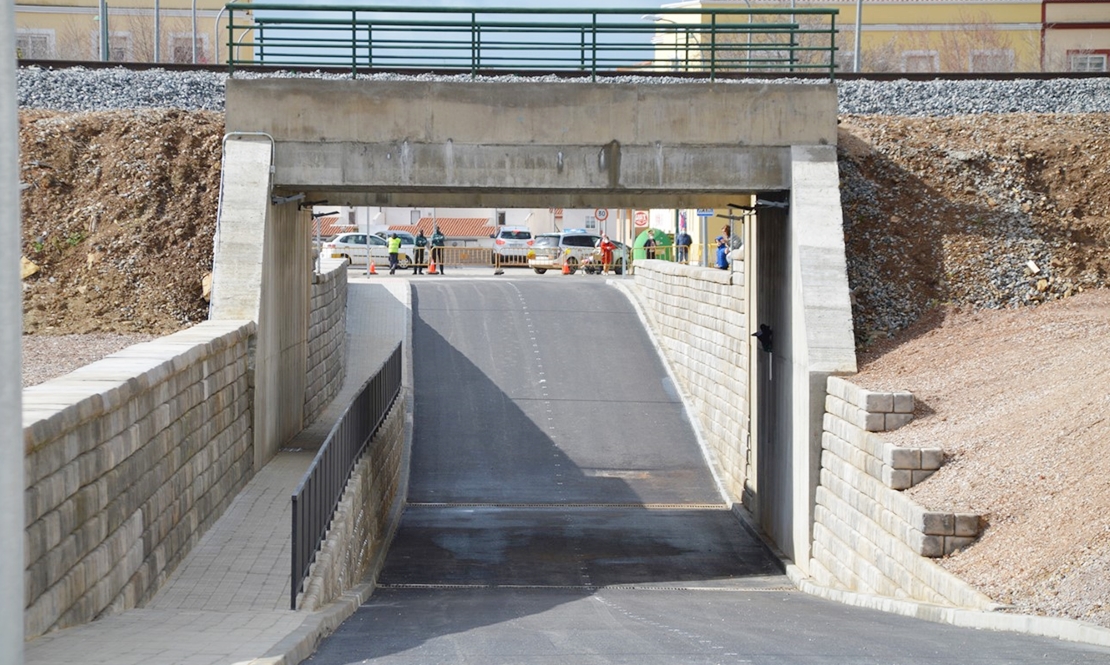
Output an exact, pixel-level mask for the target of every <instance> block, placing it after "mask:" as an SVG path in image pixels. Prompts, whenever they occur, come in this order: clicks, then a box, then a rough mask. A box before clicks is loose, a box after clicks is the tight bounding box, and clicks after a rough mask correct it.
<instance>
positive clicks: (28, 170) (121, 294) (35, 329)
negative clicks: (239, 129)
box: [19, 110, 223, 335]
mask: <svg viewBox="0 0 1110 665" xmlns="http://www.w3.org/2000/svg"><path fill="white" fill-rule="evenodd" d="M222 136H223V115H222V114H220V113H211V112H189V113H185V112H180V111H159V110H154V111H119V112H104V113H81V114H67V113H55V112H46V111H23V112H21V113H20V134H19V139H20V163H21V172H20V175H21V177H20V179H21V181H22V182H24V183H27V184H29V185H30V187H29V188H28V189H26V190H24V192H23V196H22V223H23V255H24V257H25V258H26V259H28V260H30V261H31V262H33V263H34V264H35V265H37V266H38V272H37V273H35V274H34V275H32V276H30V277H28V278H27V279H25V280H24V282H23V284H24V297H23V329H24V332H25V333H32V334H34V333H49V334H66V333H86V332H93V331H100V332H119V333H134V332H142V333H150V334H154V335H163V334H167V333H170V332H173V331H175V330H179V329H181V328H183V327H186V326H188V325H191V324H193V323H197V322H199V321H203V320H204V319H205V318H206V317H207V313H208V304H207V302H205V300H204V299H203V298H202V293H201V280H202V278H203V277H204V275H205V274H206V273H208V272H209V271H210V270H211V266H212V235H213V232H214V230H215V224H216V206H217V201H218V194H219V186H220V152H221V146H220V141H221V137H222Z"/></svg>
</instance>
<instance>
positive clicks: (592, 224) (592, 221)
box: [586, 215, 597, 229]
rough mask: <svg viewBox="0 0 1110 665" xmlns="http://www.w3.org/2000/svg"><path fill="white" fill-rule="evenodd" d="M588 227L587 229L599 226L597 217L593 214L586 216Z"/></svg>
mask: <svg viewBox="0 0 1110 665" xmlns="http://www.w3.org/2000/svg"><path fill="white" fill-rule="evenodd" d="M586 228H587V229H596V228H597V218H596V217H594V216H593V215H589V216H587V217H586Z"/></svg>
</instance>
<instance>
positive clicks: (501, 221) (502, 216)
mask: <svg viewBox="0 0 1110 665" xmlns="http://www.w3.org/2000/svg"><path fill="white" fill-rule="evenodd" d="M497 225H498V226H505V213H504V211H501V212H498V213H497Z"/></svg>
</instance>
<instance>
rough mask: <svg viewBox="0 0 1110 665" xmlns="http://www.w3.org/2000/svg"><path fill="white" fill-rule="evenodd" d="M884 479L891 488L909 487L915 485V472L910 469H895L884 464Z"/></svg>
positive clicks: (902, 488)
mask: <svg viewBox="0 0 1110 665" xmlns="http://www.w3.org/2000/svg"><path fill="white" fill-rule="evenodd" d="M882 481H883V484H884V485H886V486H887V487H889V488H890V489H894V490H905V489H909V488H911V487H913V472H912V471H910V470H908V469H894V468H891V467H890V466H887V465H885V464H884V465H883V477H882Z"/></svg>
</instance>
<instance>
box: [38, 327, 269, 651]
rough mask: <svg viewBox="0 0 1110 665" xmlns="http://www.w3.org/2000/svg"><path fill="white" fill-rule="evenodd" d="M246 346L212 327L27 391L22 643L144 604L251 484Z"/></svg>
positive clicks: (235, 330)
mask: <svg viewBox="0 0 1110 665" xmlns="http://www.w3.org/2000/svg"><path fill="white" fill-rule="evenodd" d="M254 334H255V324H254V323H253V322H251V321H208V322H204V323H201V324H199V325H196V326H194V327H192V328H190V329H188V330H184V331H181V332H179V333H175V334H173V335H169V336H167V337H163V338H161V339H158V340H154V341H152V342H146V343H143V344H137V345H135V346H132V347H129V348H127V349H124V350H123V351H120V352H119V353H116V354H113V355H111V356H108V357H107V358H104V359H103V360H100V361H98V362H95V363H93V364H91V365H88V366H86V367H83V368H81V369H78V370H77V371H75V372H72V373H70V374H67V375H66V376H63V377H60V378H57V379H54V380H52V381H48V382H46V383H43V384H40V385H38V386H33V387H30V388H27V389H25V390H24V391H23V443H24V450H25V460H26V462H25V464H26V473H25V476H26V492H25V497H26V505H25V513H26V516H25V524H26V529H25V536H24V552H25V565H26V569H25V574H24V583H25V589H24V593H25V607H26V611H25V613H24V619H25V621H24V634H25V636H26V637H27V638H31V637H35V636H38V635H41V634H43V633H45V632H47V631H50V630H54V629H58V628H64V627H67V626H73V625H76V624H81V623H85V622H88V621H91V620H93V619H95V618H97V617H99V616H101V615H102V614H105V613H112V612H116V611H119V610H123V609H127V608H131V607H135V606H136V605H138V604H139V603H141V602H143V601H144V600H146V599H148V598H149V597H150V596H151V595H153V593H154V592H155V591H156V590H157V589H158V586H159V585H160V584H161V583H162V582H163V581H164V580H165V579H166V578H167V576H168V575H169V574H170V572H172V571H173V569H174V568H175V567H176V566H177V565H178V564H179V563H180V562H181V560H182V559H183V558H184V556H185V555H186V554H187V553H188V551H189V549H190V548H191V547H192V546H193V545H194V544H195V543H196V542H197V541H198V540H199V539H200V537H201V536H202V535H203V534H204V531H205V530H206V529H207V528H208V527H209V526H210V525H211V524H212V523H213V522H215V520H216V519H217V518H218V517H219V516H220V514H222V512H223V510H224V509H225V508H226V507H227V505H228V503H229V502H230V501H231V499H232V498H234V497H235V495H236V493H238V491H239V490H240V489H241V488H242V486H243V485H244V484H245V483H246V482H247V480H249V479H250V477H251V475H252V473H253V468H252V467H253V448H252V447H253V438H252V429H251V422H252V420H251V417H252V413H251V404H252V387H253V367H251V364H250V357H251V347H252V346H253V340H254Z"/></svg>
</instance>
